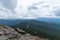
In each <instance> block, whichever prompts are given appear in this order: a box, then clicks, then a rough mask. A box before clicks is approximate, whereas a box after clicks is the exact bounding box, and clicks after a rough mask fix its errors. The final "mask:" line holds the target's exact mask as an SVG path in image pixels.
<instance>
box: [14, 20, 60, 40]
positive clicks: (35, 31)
mask: <svg viewBox="0 0 60 40" xmlns="http://www.w3.org/2000/svg"><path fill="white" fill-rule="evenodd" d="M14 27H16V28H20V29H22V30H24V31H26V32H28V33H30V34H31V35H37V36H40V37H44V38H49V39H51V40H60V28H59V27H60V25H57V24H53V23H47V22H42V21H36V20H25V21H23V22H20V23H19V24H17V25H14Z"/></svg>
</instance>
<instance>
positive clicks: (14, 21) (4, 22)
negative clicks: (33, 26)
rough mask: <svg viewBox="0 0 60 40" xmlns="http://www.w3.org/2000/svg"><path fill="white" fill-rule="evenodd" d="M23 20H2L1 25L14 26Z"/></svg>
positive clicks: (0, 20)
mask: <svg viewBox="0 0 60 40" xmlns="http://www.w3.org/2000/svg"><path fill="white" fill-rule="evenodd" d="M22 21H23V19H0V24H4V25H8V26H12V25H15V24H18V23H20V22H22Z"/></svg>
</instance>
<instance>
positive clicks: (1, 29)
mask: <svg viewBox="0 0 60 40" xmlns="http://www.w3.org/2000/svg"><path fill="white" fill-rule="evenodd" d="M0 40H49V39H44V38H40V37H37V36H32V35H30V34H29V33H26V32H25V31H23V30H21V29H19V28H16V29H14V28H11V27H9V26H6V25H2V24H0Z"/></svg>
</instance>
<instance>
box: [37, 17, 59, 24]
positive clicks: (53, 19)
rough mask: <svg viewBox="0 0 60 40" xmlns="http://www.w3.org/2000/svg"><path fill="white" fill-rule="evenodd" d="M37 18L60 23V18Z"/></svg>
mask: <svg viewBox="0 0 60 40" xmlns="http://www.w3.org/2000/svg"><path fill="white" fill-rule="evenodd" d="M36 20H37V21H43V22H47V23H53V24H57V25H60V18H37V19H36Z"/></svg>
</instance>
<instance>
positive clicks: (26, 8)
mask: <svg viewBox="0 0 60 40" xmlns="http://www.w3.org/2000/svg"><path fill="white" fill-rule="evenodd" d="M35 18H60V0H0V19H35Z"/></svg>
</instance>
